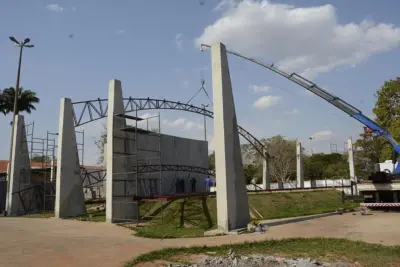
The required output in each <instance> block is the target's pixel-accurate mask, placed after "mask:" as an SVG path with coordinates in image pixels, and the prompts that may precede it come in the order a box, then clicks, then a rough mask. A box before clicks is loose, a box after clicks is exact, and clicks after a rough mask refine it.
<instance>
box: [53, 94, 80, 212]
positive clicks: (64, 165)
mask: <svg viewBox="0 0 400 267" xmlns="http://www.w3.org/2000/svg"><path fill="white" fill-rule="evenodd" d="M85 214H86V206H85V197H84V194H83V187H82V180H81V169H80V166H79V153H78V146H77V143H76V134H75V124H74V117H73V109H72V102H71V99H69V98H62V99H61V103H60V119H59V127H58V153H57V175H56V201H55V217H56V218H68V217H74V216H82V215H85Z"/></svg>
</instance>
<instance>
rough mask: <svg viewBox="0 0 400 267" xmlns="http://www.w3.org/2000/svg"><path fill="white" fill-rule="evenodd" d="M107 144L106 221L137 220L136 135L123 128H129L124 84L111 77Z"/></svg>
mask: <svg viewBox="0 0 400 267" xmlns="http://www.w3.org/2000/svg"><path fill="white" fill-rule="evenodd" d="M107 113H108V115H107V116H108V117H107V144H106V149H105V152H106V154H105V157H106V158H105V162H106V166H107V179H106V221H107V222H108V223H113V222H120V221H127V220H133V219H137V203H134V202H133V200H132V198H133V197H132V196H133V195H136V180H135V179H136V177H135V174H133V173H132V172H133V170H134V167H133V165H134V163H135V160H134V159H135V155H134V151H135V149H134V148H135V142H134V134H131V133H128V132H125V131H121V129H124V128H126V120H125V118H124V117H118V116H116V115H117V114H125V109H124V102H123V98H122V86H121V82H120V81H118V80H111V81H110V82H109V87H108V110H107Z"/></svg>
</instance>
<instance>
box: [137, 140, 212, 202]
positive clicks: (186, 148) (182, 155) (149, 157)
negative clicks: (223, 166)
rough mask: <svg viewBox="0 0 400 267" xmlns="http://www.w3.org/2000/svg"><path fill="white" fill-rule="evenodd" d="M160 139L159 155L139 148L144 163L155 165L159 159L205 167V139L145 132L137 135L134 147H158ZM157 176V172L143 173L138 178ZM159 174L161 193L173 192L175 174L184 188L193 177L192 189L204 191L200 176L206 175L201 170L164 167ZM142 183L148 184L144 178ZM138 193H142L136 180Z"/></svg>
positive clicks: (155, 148)
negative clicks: (194, 183) (180, 169)
mask: <svg viewBox="0 0 400 267" xmlns="http://www.w3.org/2000/svg"><path fill="white" fill-rule="evenodd" d="M160 142H161V158H159V153H158V152H146V151H139V153H138V157H139V159H143V160H144V161H143V163H147V164H155V165H158V164H160V163H161V164H165V165H185V166H193V167H201V168H205V169H207V168H208V143H207V142H206V141H200V140H194V139H189V138H182V137H177V136H171V135H165V134H162V135H161V136H160V137H156V136H154V135H146V134H140V135H138V147H139V148H140V149H148V150H158V151H160V148H159V144H160ZM160 159H161V162H160ZM139 165H140V163H139ZM189 174H190V175H189ZM159 177H160V173H147V174H141V175H140V178H143V179H145V180H148V179H159ZM161 177H162V178H161V190H162V191H161V194H171V193H175V192H176V191H175V179H176V177H180V178H184V180H185V192H190V191H191V188H190V183H189V180H190V179H192V178H195V179H196V180H197V186H196V191H197V192H205V186H204V179H205V178H206V177H207V176H206V175H204V174H198V173H189V172H174V171H168V172H167V171H164V172H162V176H161ZM146 183H147V184H148V182H146ZM157 187H159V181H157ZM157 192H158V191H157ZM158 193H159V192H158ZM139 195H145V192H144V190H143V186H142V184H141V183H139Z"/></svg>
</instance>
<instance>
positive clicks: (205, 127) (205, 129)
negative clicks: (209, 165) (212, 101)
mask: <svg viewBox="0 0 400 267" xmlns="http://www.w3.org/2000/svg"><path fill="white" fill-rule="evenodd" d="M201 106H202V107H203V110H204V141H207V120H206V107H208V104H207V105H204V104H201Z"/></svg>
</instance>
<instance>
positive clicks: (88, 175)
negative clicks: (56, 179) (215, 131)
mask: <svg viewBox="0 0 400 267" xmlns="http://www.w3.org/2000/svg"><path fill="white" fill-rule="evenodd" d="M167 171H173V172H192V173H200V174H204V175H209V176H215V171H214V170H208V169H206V168H201V167H194V166H186V165H168V164H161V165H160V164H158V165H156V164H154V165H139V166H138V174H143V173H151V172H167ZM106 173H107V172H106V170H99V171H92V172H88V171H87V170H86V169H84V168H82V172H81V178H82V184H83V187H84V188H89V187H92V186H93V185H96V184H98V183H101V182H103V181H105V180H106ZM92 179H94V180H95V181H93V180H92ZM86 180H87V181H88V183H87V184H86V185H85V184H84V182H85V181H86Z"/></svg>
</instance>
